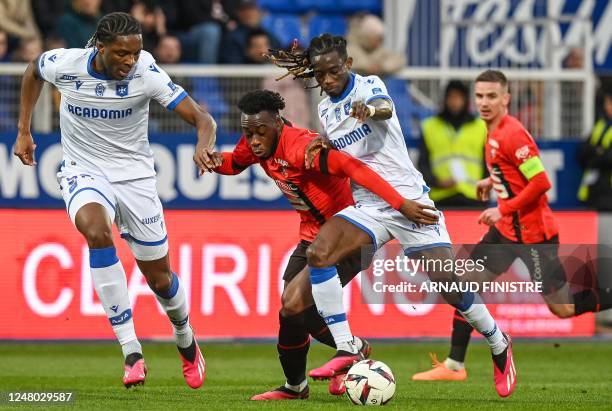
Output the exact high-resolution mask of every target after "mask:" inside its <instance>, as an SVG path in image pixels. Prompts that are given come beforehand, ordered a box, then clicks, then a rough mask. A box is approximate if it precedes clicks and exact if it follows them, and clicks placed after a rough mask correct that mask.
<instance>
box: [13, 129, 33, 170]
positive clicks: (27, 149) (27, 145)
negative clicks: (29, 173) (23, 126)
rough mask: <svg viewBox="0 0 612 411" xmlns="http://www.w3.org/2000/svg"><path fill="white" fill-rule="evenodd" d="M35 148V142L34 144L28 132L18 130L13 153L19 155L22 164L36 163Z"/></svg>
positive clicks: (30, 164)
mask: <svg viewBox="0 0 612 411" xmlns="http://www.w3.org/2000/svg"><path fill="white" fill-rule="evenodd" d="M35 149H36V144H34V139H33V138H32V134H31V133H30V132H19V134H17V139H16V140H15V147H14V149H13V153H14V154H15V155H16V156H17V157H19V159H20V160H21V162H22V163H23V164H25V165H27V166H34V165H36V160H35V159H34V150H35Z"/></svg>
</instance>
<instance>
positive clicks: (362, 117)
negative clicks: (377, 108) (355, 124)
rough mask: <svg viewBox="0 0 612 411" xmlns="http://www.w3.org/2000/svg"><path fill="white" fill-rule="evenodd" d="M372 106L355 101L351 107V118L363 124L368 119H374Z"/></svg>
mask: <svg viewBox="0 0 612 411" xmlns="http://www.w3.org/2000/svg"><path fill="white" fill-rule="evenodd" d="M370 107H371V106H368V105H367V104H365V103H364V102H363V101H355V102H353V104H352V105H351V114H350V116H351V117H355V118H356V119H357V120H359V121H361V122H362V123H363V122H364V121H366V120H367V119H368V117H372V110H371V109H370Z"/></svg>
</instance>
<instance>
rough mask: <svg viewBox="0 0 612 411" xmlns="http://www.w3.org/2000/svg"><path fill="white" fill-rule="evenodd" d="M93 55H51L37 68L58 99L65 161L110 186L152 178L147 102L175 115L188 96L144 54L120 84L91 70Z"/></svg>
mask: <svg viewBox="0 0 612 411" xmlns="http://www.w3.org/2000/svg"><path fill="white" fill-rule="evenodd" d="M97 52H98V51H97V49H95V48H87V49H55V50H49V51H47V52H45V53H43V54H42V55H41V56H40V57H39V59H38V62H37V68H38V73H39V75H40V77H41V78H43V79H44V80H46V81H48V82H49V83H52V84H53V85H55V86H56V87H57V89H58V90H59V92H60V94H61V96H62V98H61V103H60V110H59V112H60V128H61V134H62V149H63V152H64V161H66V162H71V163H73V164H77V165H79V166H81V167H83V168H86V169H91V168H93V169H94V170H99V171H100V172H101V173H102V174H103V175H105V176H106V177H107V178H108V180H109V181H111V182H115V181H124V180H134V179H137V178H143V177H150V176H154V175H155V170H154V168H153V152H152V150H151V147H150V146H149V139H148V135H147V129H148V123H149V101H150V100H151V99H152V98H153V99H155V100H157V101H158V102H159V103H160V104H161V105H163V106H164V107H166V108H167V109H169V110H173V109H174V108H175V107H176V106H177V105H178V104H179V103H180V102H181V101H182V100H183V99H184V98H185V97H187V93H186V92H185V91H184V90H183V88H182V87H180V86H179V85H176V84H174V83H173V82H172V80H170V77H168V74H166V73H165V72H164V71H163V70H162V69H161V68H159V66H157V65H156V64H155V59H154V58H153V56H151V54H149V53H148V52H146V51H144V50H143V51H141V52H140V57H139V59H138V62H137V63H136V64H135V65H134V67H133V68H132V70H131V71H130V73H129V75H128V76H127V77H126V78H125V79H124V80H113V79H110V78H108V77H106V76H105V75H104V74H100V73H98V72H95V71H94V70H93V67H92V63H93V59H94V57H95V56H96V53H97Z"/></svg>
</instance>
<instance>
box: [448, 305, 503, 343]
mask: <svg viewBox="0 0 612 411" xmlns="http://www.w3.org/2000/svg"><path fill="white" fill-rule="evenodd" d="M459 311H460V312H461V315H463V317H464V318H465V319H466V320H467V322H468V323H470V325H471V326H472V327H474V328H475V329H476V331H478V332H479V333H481V334H482V335H483V336H484V337H485V339H486V340H487V342H488V343H489V347H491V352H492V353H493V355H498V354H501V353H502V352H503V351H504V350H505V349H506V347H507V346H508V342H507V341H506V338H505V337H504V335H503V334H502V332H501V330H500V329H499V327H498V326H497V324H496V323H495V320H494V319H493V316H491V313H490V312H489V309H488V308H487V306H486V305H484V304H482V303H473V304H472V305H471V306H470V307H469V308H468V309H467V310H465V311H461V310H459Z"/></svg>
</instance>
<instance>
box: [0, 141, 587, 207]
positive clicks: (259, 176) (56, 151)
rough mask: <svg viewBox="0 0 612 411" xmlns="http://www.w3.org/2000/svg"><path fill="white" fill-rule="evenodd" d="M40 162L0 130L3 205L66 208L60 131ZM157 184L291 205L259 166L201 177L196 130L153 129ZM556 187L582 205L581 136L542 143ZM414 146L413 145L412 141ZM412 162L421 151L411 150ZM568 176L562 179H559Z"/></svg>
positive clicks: (178, 192)
mask: <svg viewBox="0 0 612 411" xmlns="http://www.w3.org/2000/svg"><path fill="white" fill-rule="evenodd" d="M238 137H239V136H238V135H236V134H227V133H219V135H218V138H217V145H218V148H220V149H221V150H231V149H232V148H233V147H234V145H235V143H236V141H237V140H238ZM35 139H36V144H37V147H36V159H37V161H38V165H37V166H36V167H26V166H24V165H22V164H21V161H19V159H18V158H17V157H15V156H14V155H13V144H14V141H15V135H14V134H10V133H4V134H0V208H9V207H11V208H64V202H63V201H62V199H61V195H60V191H59V185H58V183H57V178H56V173H57V170H58V169H59V165H60V163H61V160H62V148H61V145H60V142H59V141H60V136H59V134H49V135H35ZM150 141H151V147H152V149H153V152H154V155H155V168H156V170H157V189H158V192H159V195H160V198H161V200H162V202H163V203H164V206H165V207H166V208H167V209H209V210H227V209H256V210H261V209H266V210H271V209H289V208H290V206H289V203H288V202H287V201H286V200H285V199H284V198H283V196H282V193H281V191H280V190H279V189H278V188H277V187H276V184H275V183H274V182H273V180H272V179H270V178H269V177H268V176H267V175H266V174H265V172H264V171H263V169H262V168H261V167H259V166H253V167H249V168H248V169H247V170H245V171H243V172H242V173H241V174H239V175H236V176H221V175H217V174H214V173H212V174H211V173H207V174H205V175H204V176H202V177H198V173H197V170H196V167H195V164H194V163H193V160H192V156H193V150H194V147H195V135H190V134H152V135H151V136H150ZM538 144H539V146H540V149H541V155H542V161H543V163H544V166H545V167H546V170H547V171H548V175H549V178H550V180H551V182H552V188H551V189H550V190H549V191H548V198H549V201H550V203H551V205H552V206H553V207H555V208H572V207H579V206H580V204H579V203H578V200H577V198H576V193H577V191H578V185H579V184H580V178H581V175H582V171H581V170H580V167H579V166H578V163H577V161H576V150H577V148H578V144H579V142H577V141H544V142H538ZM410 145H412V144H410ZM410 155H411V157H412V159H413V161H416V160H417V157H418V150H413V149H410ZM561 181H563V184H560V182H561Z"/></svg>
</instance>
